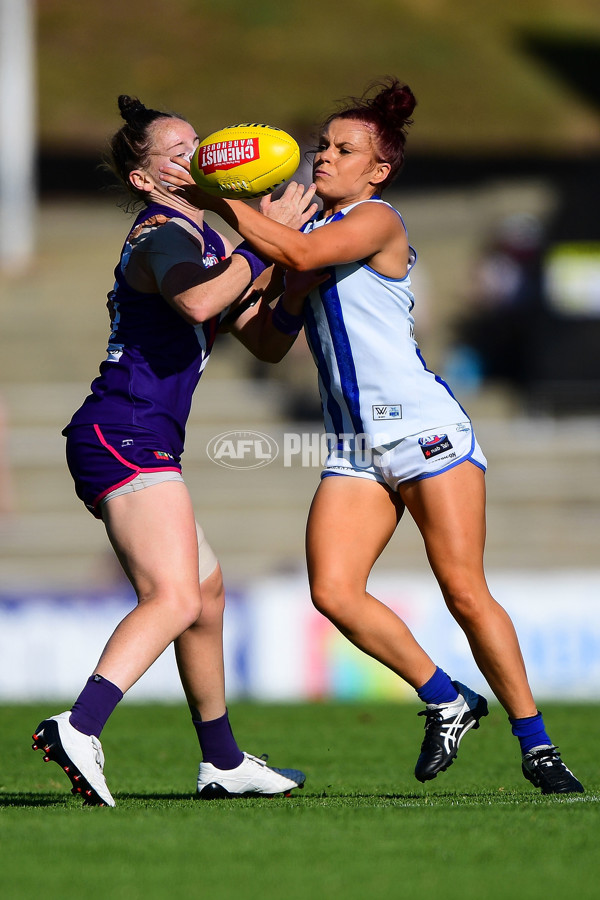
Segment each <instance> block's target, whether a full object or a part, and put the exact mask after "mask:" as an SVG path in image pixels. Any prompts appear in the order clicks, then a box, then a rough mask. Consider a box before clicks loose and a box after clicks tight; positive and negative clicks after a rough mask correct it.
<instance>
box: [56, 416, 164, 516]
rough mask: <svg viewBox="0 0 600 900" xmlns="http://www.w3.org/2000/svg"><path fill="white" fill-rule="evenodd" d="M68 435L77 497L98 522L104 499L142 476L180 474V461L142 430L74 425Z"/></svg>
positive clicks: (153, 436)
mask: <svg viewBox="0 0 600 900" xmlns="http://www.w3.org/2000/svg"><path fill="white" fill-rule="evenodd" d="M65 435H66V438H67V465H68V467H69V471H70V472H71V475H72V476H73V480H74V482H75V493H76V494H77V496H78V497H79V499H80V500H83V502H84V503H85V505H86V506H87V508H88V509H89V511H90V512H91V513H92V514H93V515H94V516H95V517H96V518H97V519H101V518H102V514H101V512H100V504H101V502H102V499H103V498H104V497H106V495H107V494H110V493H111V491H114V490H116V489H117V488H119V487H121V486H122V485H124V484H127V482H128V481H132V480H133V479H134V478H136V477H137V476H138V475H139V474H140V472H179V473H181V462H180V457H179V456H176V455H175V454H173V453H172V452H171V450H170V449H169V448H168V447H164V446H162V445H161V443H160V438H159V437H158V436H157V435H155V434H153V433H152V432H149V431H145V430H144V429H143V428H135V427H132V426H129V425H117V426H114V425H74V426H73V427H72V428H67V429H66V431H65Z"/></svg>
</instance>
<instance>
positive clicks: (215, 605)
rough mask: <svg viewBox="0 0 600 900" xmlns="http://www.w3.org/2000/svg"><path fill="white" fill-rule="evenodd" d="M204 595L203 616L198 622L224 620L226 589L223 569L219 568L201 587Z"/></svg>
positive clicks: (205, 622)
mask: <svg viewBox="0 0 600 900" xmlns="http://www.w3.org/2000/svg"><path fill="white" fill-rule="evenodd" d="M200 592H201V595H202V614H201V615H200V616H199V619H198V622H202V623H203V624H205V625H206V624H207V623H208V622H211V623H212V622H218V621H220V620H222V618H223V613H224V611H225V587H224V585H223V577H222V575H221V569H220V568H219V567H218V566H217V568H216V569H215V571H214V572H213V573H212V574H211V575H210V576H209V577H208V578H206V579H205V580H204V581H203V582H202V584H201V585H200Z"/></svg>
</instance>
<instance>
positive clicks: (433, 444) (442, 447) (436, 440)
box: [419, 434, 452, 459]
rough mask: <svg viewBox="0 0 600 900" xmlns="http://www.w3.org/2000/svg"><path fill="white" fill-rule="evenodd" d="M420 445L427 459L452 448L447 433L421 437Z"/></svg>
mask: <svg viewBox="0 0 600 900" xmlns="http://www.w3.org/2000/svg"><path fill="white" fill-rule="evenodd" d="M419 445H420V447H421V450H422V451H423V456H424V457H425V459H431V457H432V456H439V454H440V453H446V452H447V451H448V450H452V444H451V443H450V441H449V440H448V435H447V434H434V435H431V436H428V437H420V438H419Z"/></svg>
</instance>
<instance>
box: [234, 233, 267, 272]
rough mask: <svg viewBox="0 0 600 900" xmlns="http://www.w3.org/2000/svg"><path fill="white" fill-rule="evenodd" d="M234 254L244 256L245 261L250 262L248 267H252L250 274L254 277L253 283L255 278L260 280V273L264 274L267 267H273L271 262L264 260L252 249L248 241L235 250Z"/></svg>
mask: <svg viewBox="0 0 600 900" xmlns="http://www.w3.org/2000/svg"><path fill="white" fill-rule="evenodd" d="M233 253H237V254H238V256H243V257H244V259H245V260H246V261H247V262H248V265H249V266H250V273H251V275H252V281H254V279H255V278H258V276H259V275H260V273H261V272H264V270H265V269H266V268H267V266H270V265H271V263H270V262H269V261H267V260H265V259H263V257H262V256H260V254H258V253H257V252H256V251H255V250H253V249H252V247H251V246H250V244H249V243H248V241H242V243H241V244H240V245H239V246H238V247H236V248H235V250H234V251H233ZM232 256H233V254H232Z"/></svg>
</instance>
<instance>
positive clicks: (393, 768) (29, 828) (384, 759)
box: [0, 703, 600, 900]
mask: <svg viewBox="0 0 600 900" xmlns="http://www.w3.org/2000/svg"><path fill="white" fill-rule="evenodd" d="M417 709H418V707H416V706H412V705H394V704H381V705H378V704H367V703H364V704H338V703H322V704H321V703H319V704H302V705H297V706H294V705H290V706H271V705H256V704H250V703H237V704H232V707H231V718H232V722H233V724H234V728H235V731H236V734H237V736H238V739H239V741H240V743H241V744H242V746H243V747H244V748H245V749H248V750H249V751H251V752H254V753H258V754H260V753H262V752H264V751H267V752H268V753H269V754H270V760H271V762H272V763H273V764H274V765H277V764H280V765H287V766H298V767H301V768H303V769H304V770H305V771H306V773H307V776H308V780H307V785H306V788H305V789H304V790H303V791H297V792H296V793H295V795H294V796H293V797H291V798H289V799H285V798H275V799H270V800H266V799H264V800H246V799H243V800H238V801H231V800H229V801H226V800H221V801H214V802H212V803H205V802H201V801H197V800H195V799H194V797H193V789H194V778H195V769H196V764H197V761H198V754H197V747H196V744H195V736H194V734H193V731H192V729H191V727H190V725H189V723H188V721H187V714H186V711H185V710H184V708H183V707H181V706H155V705H153V706H139V705H135V704H127V703H124V704H122V705H121V707H120V708H119V709H118V710H117V712H116V713H115V715H114V716H113V719H112V720H111V722H110V723H109V725H108V727H107V729H106V731H105V732H104V733H103V745H104V750H105V754H106V758H107V764H106V770H105V771H106V775H107V779H108V782H109V785H110V787H111V789H112V791H113V793H114V795H115V799H116V801H117V807H116V808H115V809H107V808H95V809H84V808H82V807H81V801H80V800H77V799H75V798H74V797H72V796H71V795H70V794H69V792H68V787H69V784H68V781H67V779H66V777H65V776H64V775H63V774H62V773H61V771H60V769H59V768H58V767H57V766H56V765H55V764H54V763H48V764H44V763H43V761H42V755H41V753H39V752H38V753H35V754H34V753H32V752H31V750H30V749H29V748H30V744H31V742H30V740H29V736H30V734H31V732H32V731H33V729H34V728H35V727H36V725H37V724H38V722H39V720H40V719H41V718H43V716H44V715H46V714H48V713H49V709H48V706H47V705H45V706H40V705H37V706H35V707H34V706H30V707H24V706H6V707H3V708H2V709H1V721H2V735H3V739H4V740H3V757H2V775H1V780H0V854H1V857H2V882H1V883H2V891H3V896H6V897H7V898H30V897H31V898H33V897H36V898H37V897H40V898H44V900H54V898H67V900H70V898H75V897H78V898H79V897H83V896H85V897H99V898H104V897H110V898H130V900H136V898H149V900H154V898H183V897H196V896H198V897H206V898H209V897H210V898H211V900H213V898H215V900H229V898H236V900H255V898H256V900H271V898H273V900H276V898H277V900H278V898H281V900H300V898H302V900H304V898H313V897H314V898H338V897H339V898H348V900H354V898H363V897H365V898H380V897H381V898H388V897H402V898H409V900H413V898H415V900H417V898H418V900H420V898H426V897H427V898H429V897H430V896H431V897H439V898H440V900H441V898H443V900H454V898H475V897H477V898H485V900H496V898H510V900H513V898H514V900H521V898H528V900H529V898H532V900H535V898H540V900H541V898H544V900H546V898H549V897H552V898H553V900H557V898H558V900H562V898H565V900H567V898H568V900H571V898H577V900H585V898H592V897H594V898H595V897H597V896H598V884H597V882H598V877H599V876H600V862H599V854H598V852H597V843H598V834H599V832H600V803H599V801H600V777H599V775H598V767H597V751H596V748H597V747H598V743H599V738H600V733H599V732H600V725H599V723H600V715H599V713H600V708H599V707H598V706H595V707H590V706H583V705H581V706H558V705H545V706H544V713H545V717H546V722H547V724H548V726H549V728H550V730H551V734H552V736H553V738H554V739H555V740H556V741H557V743H559V744H560V746H561V749H562V750H563V752H564V755H565V759H566V761H567V763H568V764H569V765H570V766H571V768H573V769H574V771H575V772H576V773H577V775H578V776H579V777H580V778H581V779H582V781H583V782H584V783H585V785H586V788H587V792H586V794H585V795H582V796H576V797H566V798H560V797H543V796H542V795H541V794H539V792H537V791H535V790H534V789H533V788H532V787H531V786H530V785H529V784H528V783H527V782H526V781H525V780H524V779H523V778H522V776H521V773H520V767H519V758H518V751H517V746H516V742H515V740H514V738H512V736H511V735H510V730H509V728H508V724H507V722H506V716H505V714H504V713H503V712H502V711H501V710H500V709H499V708H498V707H492V708H491V712H490V716H489V717H488V718H487V719H486V720H484V722H483V724H482V727H481V728H480V729H479V731H477V732H473V733H471V734H469V735H468V736H467V737H466V739H465V741H464V743H463V744H462V746H461V752H460V757H459V759H458V760H457V761H456V763H455V764H454V765H453V766H452V768H451V769H450V770H449V771H448V772H446V773H444V774H443V775H440V776H439V777H438V779H436V781H434V782H431V783H430V784H428V785H426V786H424V785H420V784H419V783H418V782H417V781H415V780H414V777H413V776H412V768H413V766H414V762H415V758H416V752H417V749H418V745H419V742H420V738H421V732H422V720H420V719H417V717H416V712H417ZM53 711H54V710H53Z"/></svg>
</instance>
